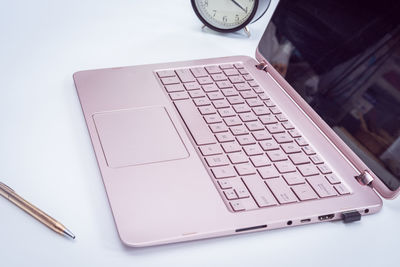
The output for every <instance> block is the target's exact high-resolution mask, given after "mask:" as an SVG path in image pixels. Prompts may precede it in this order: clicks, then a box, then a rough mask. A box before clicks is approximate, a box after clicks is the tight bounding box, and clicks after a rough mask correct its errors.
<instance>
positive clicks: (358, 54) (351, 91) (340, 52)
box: [258, 0, 400, 190]
mask: <svg viewBox="0 0 400 267" xmlns="http://www.w3.org/2000/svg"><path fill="white" fill-rule="evenodd" d="M399 14H400V1H393V0H381V1H379V2H377V1H348V0H325V1H320V0H281V1H280V3H279V5H278V7H277V9H276V11H275V13H274V15H273V17H272V20H271V22H270V23H269V25H268V27H267V29H266V31H265V33H264V35H263V37H262V39H261V41H260V44H259V47H258V49H259V51H260V53H261V54H262V55H263V56H264V57H265V58H266V59H267V60H268V61H269V62H270V63H271V64H272V65H274V67H275V68H276V69H277V70H278V71H279V72H280V73H281V74H282V75H283V76H284V77H285V79H286V80H287V81H288V82H289V83H290V84H291V85H292V86H293V88H294V89H295V90H296V91H297V92H298V93H299V94H300V95H301V96H302V97H303V98H304V99H305V100H306V101H307V102H308V103H309V104H310V105H311V106H312V107H313V108H314V110H315V111H316V112H317V113H318V114H319V115H320V116H321V117H322V118H323V119H324V120H325V121H326V122H327V123H328V124H329V125H330V126H331V127H332V128H333V130H334V131H335V132H336V134H338V135H339V136H340V137H341V138H342V139H343V141H344V142H345V143H346V144H347V145H348V146H349V147H350V148H351V149H353V151H354V152H355V153H356V154H357V155H358V156H359V157H360V158H361V159H362V160H363V161H364V162H365V163H366V164H367V165H368V166H369V168H370V169H371V170H372V171H373V172H374V173H375V174H376V175H377V176H378V177H379V178H380V179H381V180H382V181H383V182H384V183H385V184H386V185H387V186H388V187H389V188H390V189H391V190H396V189H397V188H398V187H399V186H400V15H399Z"/></svg>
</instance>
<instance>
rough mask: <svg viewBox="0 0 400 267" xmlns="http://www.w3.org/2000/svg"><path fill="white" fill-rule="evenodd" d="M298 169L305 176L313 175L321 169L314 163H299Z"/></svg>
mask: <svg viewBox="0 0 400 267" xmlns="http://www.w3.org/2000/svg"><path fill="white" fill-rule="evenodd" d="M297 169H298V170H299V171H300V173H301V175H303V176H312V175H317V174H319V171H318V170H317V168H316V167H315V166H314V165H311V164H307V165H299V166H297Z"/></svg>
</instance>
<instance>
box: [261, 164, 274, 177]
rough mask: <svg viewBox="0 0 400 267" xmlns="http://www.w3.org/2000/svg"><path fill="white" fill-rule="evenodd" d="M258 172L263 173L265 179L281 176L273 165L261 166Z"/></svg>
mask: <svg viewBox="0 0 400 267" xmlns="http://www.w3.org/2000/svg"><path fill="white" fill-rule="evenodd" d="M258 173H259V174H260V175H261V177H262V178H263V179H271V178H276V177H279V172H278V171H277V170H276V168H275V167H274V166H273V165H272V166H267V167H262V168H259V169H258Z"/></svg>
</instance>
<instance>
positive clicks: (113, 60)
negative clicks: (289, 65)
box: [0, 0, 400, 267]
mask: <svg viewBox="0 0 400 267" xmlns="http://www.w3.org/2000/svg"><path fill="white" fill-rule="evenodd" d="M0 6H1V7H0V73H1V74H0V84H1V87H0V111H1V112H0V180H1V181H3V182H5V183H6V184H8V185H10V186H11V187H13V188H14V189H15V190H16V191H17V193H19V194H21V195H22V196H23V197H25V198H26V199H27V200H29V201H31V202H32V203H34V204H36V205H37V206H38V207H40V208H42V209H43V210H44V211H46V212H47V213H49V214H50V215H52V216H54V217H55V218H56V219H58V220H60V221H61V222H62V223H64V224H65V225H66V226H67V227H68V228H70V229H71V230H72V231H73V232H74V233H75V234H76V236H77V239H76V240H74V241H71V240H68V239H66V238H63V237H61V236H58V235H57V234H55V233H53V232H52V231H50V230H49V229H47V228H46V227H44V226H43V225H41V224H40V223H38V222H37V221H36V220H34V219H33V218H31V217H30V216H28V215H27V214H25V213H24V212H23V211H21V210H19V209H18V208H17V207H15V206H14V205H12V204H11V203H9V202H8V201H6V200H5V199H3V198H0V214H1V215H0V218H1V219H0V265H1V266H4V267H11V266H42V267H44V266H301V265H302V266H306V265H310V266H336V265H339V264H340V265H345V266H346V265H350V264H357V265H356V266H373V265H378V264H380V263H384V265H382V266H399V265H398V264H396V263H397V262H398V261H399V260H400V259H399V256H398V254H397V253H398V251H399V239H400V225H399V221H400V200H399V199H397V200H394V201H384V207H383V209H382V211H381V212H380V213H378V214H376V215H372V216H367V217H364V218H363V219H362V221H361V222H357V223H354V224H348V225H345V224H343V223H341V222H335V223H324V224H316V225H308V226H302V227H293V228H291V229H281V230H273V231H265V232H259V233H253V234H245V235H240V236H234V237H225V238H217V239H210V240H203V241H195V242H187V243H180V244H172V245H164V246H158V247H151V248H142V249H132V248H128V247H125V246H124V245H122V243H121V242H120V240H119V238H118V236H117V232H116V229H115V226H114V221H113V218H112V215H111V211H110V208H109V206H108V202H107V197H106V193H105V190H104V187H103V184H102V181H101V176H100V172H99V170H98V168H97V163H96V160H95V155H94V153H93V150H92V146H91V143H90V139H89V135H88V132H87V129H86V125H85V122H84V119H83V116H82V112H81V108H80V105H79V101H78V97H77V94H76V91H75V87H74V84H73V80H72V74H73V73H74V72H75V71H78V70H83V69H93V68H105V67H116V66H125V65H137V64H147V63H157V62H166V61H179V60H189V59H194V58H207V57H219V56H230V55H239V54H242V55H249V56H254V51H255V48H256V46H257V43H258V40H259V39H260V37H261V34H262V33H263V30H264V28H265V26H266V23H267V22H268V19H269V18H268V16H265V17H263V18H262V19H261V20H260V21H258V22H257V23H255V24H253V25H251V31H252V36H251V38H246V37H244V36H243V35H240V34H231V35H228V36H224V35H221V34H215V33H210V32H202V31H201V29H200V27H201V24H200V22H199V20H198V19H197V17H196V16H195V14H194V12H193V11H192V8H191V5H190V2H189V1H188V0H187V1H186V0H185V1H184V0H180V1H161V0H159V1H134V0H131V1H128V0H114V1H105V0H96V1H95V0H90V1H89V0H87V1H77V0H69V1H61V0H59V1H54V0H53V1H51V0H48V1H45V0H36V1H28V0H25V1H21V0H13V1H11V0H3V1H2V2H1V5H0Z"/></svg>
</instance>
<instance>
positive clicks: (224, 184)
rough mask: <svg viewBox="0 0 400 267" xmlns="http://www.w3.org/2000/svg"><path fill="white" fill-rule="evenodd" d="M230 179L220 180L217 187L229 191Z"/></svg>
mask: <svg viewBox="0 0 400 267" xmlns="http://www.w3.org/2000/svg"><path fill="white" fill-rule="evenodd" d="M229 180H230V179H222V180H219V181H218V184H219V186H220V187H221V189H230V188H232V185H231V183H230V181H229Z"/></svg>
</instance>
